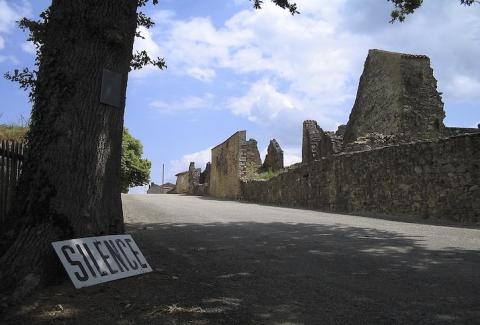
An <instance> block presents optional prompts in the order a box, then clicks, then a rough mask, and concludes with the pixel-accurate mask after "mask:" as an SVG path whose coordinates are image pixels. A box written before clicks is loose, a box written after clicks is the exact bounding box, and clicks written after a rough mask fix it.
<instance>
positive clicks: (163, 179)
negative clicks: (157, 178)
mask: <svg viewBox="0 0 480 325" xmlns="http://www.w3.org/2000/svg"><path fill="white" fill-rule="evenodd" d="M163 184H165V164H162V185H163Z"/></svg>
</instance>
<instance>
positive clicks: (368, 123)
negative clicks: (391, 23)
mask: <svg viewBox="0 0 480 325" xmlns="http://www.w3.org/2000/svg"><path fill="white" fill-rule="evenodd" d="M444 118H445V112H444V111H443V102H442V99H441V97H440V94H439V93H438V91H437V80H436V79H435V77H434V76H433V70H432V68H431V67H430V59H429V58H428V57H427V56H424V55H408V54H401V53H393V52H387V51H381V50H370V51H369V53H368V57H367V60H366V61H365V67H364V70H363V74H362V76H361V78H360V84H359V87H358V91H357V97H356V99H355V104H354V106H353V109H352V112H351V114H350V118H349V121H348V124H347V128H346V130H345V136H344V143H345V144H349V143H351V142H354V141H355V140H356V139H357V138H359V137H362V136H367V135H368V134H369V133H373V132H376V133H380V134H383V135H399V136H401V137H403V138H407V139H408V140H415V139H435V138H439V137H441V136H442V135H443V129H444V124H443V119H444Z"/></svg>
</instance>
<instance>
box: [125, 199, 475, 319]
mask: <svg viewBox="0 0 480 325" xmlns="http://www.w3.org/2000/svg"><path fill="white" fill-rule="evenodd" d="M123 204H124V215H125V222H126V223H127V229H128V231H129V232H130V233H132V235H133V236H134V238H135V240H136V241H137V243H138V244H139V245H140V246H141V248H142V251H143V252H144V255H145V256H146V257H147V259H148V260H149V261H150V264H151V265H152V266H153V268H154V269H155V271H156V272H157V273H158V274H161V275H162V276H163V278H162V279H163V280H162V283H161V285H160V284H159V287H158V295H152V297H151V300H152V301H153V300H155V299H158V300H159V301H158V303H159V304H160V300H161V304H162V306H164V307H162V308H163V309H161V312H158V313H157V314H154V313H153V314H152V313H149V314H148V315H150V316H148V317H150V318H148V317H147V318H142V319H139V318H137V319H136V321H138V322H142V321H146V322H147V321H151V322H154V323H155V322H156V323H162V322H163V323H169V324H170V323H171V324H183V323H196V324H480V271H479V270H480V230H478V229H467V228H456V227H446V226H439V225H426V224H415V223H406V222H398V221H389V220H382V219H373V218H366V217H359V216H350V215H339V214H331V213H322V212H316V211H309V210H300V209H287V208H279V207H271V206H262V205H257V204H248V203H239V202H231V201H221V200H213V199H209V198H202V197H192V196H180V195H125V196H123ZM152 281H153V280H152ZM151 283H158V281H156V282H151ZM160 297H161V298H160ZM165 306H169V307H168V308H169V309H168V308H167V307H165ZM165 308H167V309H165ZM166 310H169V312H168V313H167V314H168V315H166V313H165V311H166ZM144 317H146V316H144ZM155 317H156V318H155Z"/></svg>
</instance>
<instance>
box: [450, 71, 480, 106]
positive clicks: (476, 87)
mask: <svg viewBox="0 0 480 325" xmlns="http://www.w3.org/2000/svg"><path fill="white" fill-rule="evenodd" d="M445 89H446V92H447V93H448V94H449V96H451V97H454V98H457V99H459V100H462V99H476V100H479V99H480V80H478V79H474V78H473V77H471V76H465V75H454V76H452V78H451V79H450V82H449V83H448V84H447V85H446V87H445Z"/></svg>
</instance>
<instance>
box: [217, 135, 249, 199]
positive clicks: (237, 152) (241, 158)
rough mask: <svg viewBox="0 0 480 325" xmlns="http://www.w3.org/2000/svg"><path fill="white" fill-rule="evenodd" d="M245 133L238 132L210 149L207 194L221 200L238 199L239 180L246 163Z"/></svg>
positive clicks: (243, 172) (243, 173)
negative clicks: (210, 158) (210, 159)
mask: <svg viewBox="0 0 480 325" xmlns="http://www.w3.org/2000/svg"><path fill="white" fill-rule="evenodd" d="M246 134H247V132H246V131H238V132H236V133H234V134H233V135H232V136H230V137H229V138H228V139H227V140H225V141H224V142H223V143H221V144H219V145H217V146H215V147H214V148H213V149H212V161H211V163H212V165H211V170H210V183H209V188H208V193H209V194H210V195H212V196H215V197H221V198H232V199H235V198H239V197H240V179H241V178H243V177H244V176H245V173H246V171H245V169H246V163H247V141H246Z"/></svg>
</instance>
